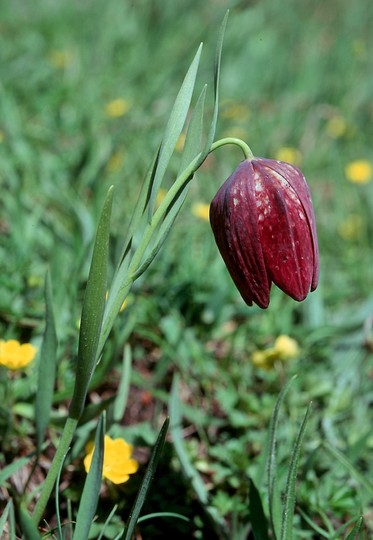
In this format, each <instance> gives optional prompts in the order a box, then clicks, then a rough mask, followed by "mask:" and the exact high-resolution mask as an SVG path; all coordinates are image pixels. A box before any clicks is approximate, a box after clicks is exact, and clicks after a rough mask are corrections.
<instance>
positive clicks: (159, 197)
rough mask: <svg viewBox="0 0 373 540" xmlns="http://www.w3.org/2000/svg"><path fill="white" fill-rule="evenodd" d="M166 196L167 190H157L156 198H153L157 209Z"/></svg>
mask: <svg viewBox="0 0 373 540" xmlns="http://www.w3.org/2000/svg"><path fill="white" fill-rule="evenodd" d="M166 195H167V189H164V188H159V190H158V193H157V196H156V198H155V205H156V206H157V207H158V206H159V205H160V204H161V202H162V201H163V199H164V198H165V197H166Z"/></svg>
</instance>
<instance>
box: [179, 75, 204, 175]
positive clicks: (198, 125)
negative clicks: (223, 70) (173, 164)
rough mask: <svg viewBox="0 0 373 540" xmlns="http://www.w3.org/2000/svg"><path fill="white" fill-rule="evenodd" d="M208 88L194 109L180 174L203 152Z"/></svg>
mask: <svg viewBox="0 0 373 540" xmlns="http://www.w3.org/2000/svg"><path fill="white" fill-rule="evenodd" d="M206 88H207V85H204V87H203V88H202V91H201V93H200V95H199V97H198V100H197V103H196V106H195V108H194V111H193V114H192V118H191V119H190V122H189V126H188V131H187V134H186V138H185V145H184V150H183V155H182V157H181V162H180V168H179V174H180V173H181V172H182V171H183V170H184V169H185V168H186V167H187V166H188V165H189V163H190V162H191V161H192V160H193V159H194V158H195V157H196V156H197V155H198V154H199V152H200V150H201V143H202V134H203V114H204V111H205V99H206Z"/></svg>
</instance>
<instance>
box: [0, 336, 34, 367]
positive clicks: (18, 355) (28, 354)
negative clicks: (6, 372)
mask: <svg viewBox="0 0 373 540" xmlns="http://www.w3.org/2000/svg"><path fill="white" fill-rule="evenodd" d="M36 350H37V349H36V347H34V346H33V345H31V343H24V344H23V345H21V344H20V343H19V341H17V340H16V339H10V340H9V341H4V340H2V339H0V365H2V366H5V367H7V368H9V369H22V368H24V367H25V366H27V364H29V363H30V362H32V360H33V359H34V358H35V354H36Z"/></svg>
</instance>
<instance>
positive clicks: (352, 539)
mask: <svg viewBox="0 0 373 540" xmlns="http://www.w3.org/2000/svg"><path fill="white" fill-rule="evenodd" d="M363 523H364V519H363V516H361V517H360V518H358V520H357V521H356V523H355V526H354V528H353V529H352V530H351V532H350V533H349V534H348V536H346V539H345V540H357V539H358V538H359V536H358V535H359V534H360V532H361V530H362V527H363Z"/></svg>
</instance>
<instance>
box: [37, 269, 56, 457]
mask: <svg viewBox="0 0 373 540" xmlns="http://www.w3.org/2000/svg"><path fill="white" fill-rule="evenodd" d="M44 291H45V292H44V294H45V307H46V313H45V321H46V323H45V331H44V337H43V343H42V347H41V352H40V359H39V366H38V385H37V390H36V400H35V418H36V441H37V452H38V453H40V451H41V446H42V444H43V440H44V434H45V430H46V428H47V426H48V423H49V418H50V412H51V408H52V402H53V390H54V383H55V378H56V365H57V345H58V344H57V334H56V326H55V321H54V313H53V296H52V284H51V279H50V274H49V272H48V273H47V275H46V278H45V289H44Z"/></svg>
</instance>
